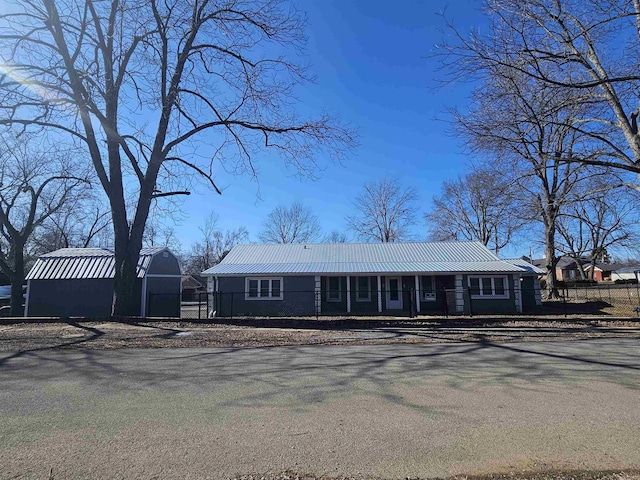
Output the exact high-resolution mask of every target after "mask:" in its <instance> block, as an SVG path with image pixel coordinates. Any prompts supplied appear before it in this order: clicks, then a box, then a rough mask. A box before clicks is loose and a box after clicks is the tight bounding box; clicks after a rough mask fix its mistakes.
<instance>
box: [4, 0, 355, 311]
mask: <svg viewBox="0 0 640 480" xmlns="http://www.w3.org/2000/svg"><path fill="white" fill-rule="evenodd" d="M304 29H305V22H304V17H303V16H302V15H301V14H300V13H299V12H298V11H297V10H296V9H295V8H294V6H293V5H291V4H289V2H288V1H286V0H166V1H158V0H140V1H137V2H125V1H122V0H111V1H106V2H105V1H103V2H97V1H95V0H83V1H80V2H78V1H75V0H74V1H72V0H56V1H54V0H24V1H22V2H18V3H16V5H15V7H14V8H12V10H11V11H10V12H3V13H2V14H0V45H2V47H0V61H1V62H2V63H3V69H2V72H1V73H0V124H11V125H18V126H24V127H25V128H30V127H32V126H38V127H44V128H48V129H55V130H56V131H57V132H58V133H59V134H60V135H67V136H68V137H69V138H72V139H74V141H76V142H78V143H80V144H82V145H84V147H85V148H86V152H87V153H88V155H89V157H90V159H91V161H92V163H93V167H94V169H95V172H96V175H97V176H98V179H99V181H100V184H101V185H102V187H103V189H104V191H105V193H106V195H107V197H108V200H109V204H110V209H111V215H112V222H113V229H114V240H115V242H114V248H115V261H116V272H115V278H114V282H115V284H114V285H115V291H114V304H113V314H114V315H132V314H134V313H135V310H136V309H135V305H136V300H137V299H136V295H135V290H136V289H135V288H134V286H135V281H136V265H137V262H138V257H139V252H140V249H141V248H142V244H143V236H144V230H145V226H146V223H147V219H148V216H149V211H150V208H151V205H152V202H153V201H154V200H155V199H161V198H167V197H171V196H175V195H182V194H188V193H189V192H190V188H191V179H192V178H193V176H192V175H189V174H194V173H195V174H196V175H198V176H199V177H200V178H201V179H202V180H203V181H204V182H205V183H206V184H208V185H209V186H210V187H212V188H214V189H215V190H216V191H218V192H219V193H220V191H219V190H218V188H217V187H216V185H215V183H214V178H213V173H212V167H213V163H214V162H216V161H227V162H228V161H231V163H228V165H229V166H230V167H231V168H232V169H234V170H236V171H238V172H245V173H249V174H250V175H254V176H255V175H256V174H257V165H256V163H255V162H256V156H255V154H256V153H257V152H258V151H259V149H263V148H269V147H271V148H272V150H273V151H274V152H275V153H277V154H279V155H280V156H281V157H282V159H283V160H284V162H285V163H286V164H287V165H288V166H291V167H293V168H294V169H296V171H297V172H298V173H299V174H301V175H313V173H314V172H315V167H316V164H315V158H316V157H315V155H316V153H318V152H326V153H328V154H329V155H330V156H332V157H336V156H338V157H339V156H341V154H342V153H343V152H344V151H345V149H349V148H350V147H352V146H353V145H354V140H353V135H352V132H351V131H349V130H348V129H346V128H344V127H342V126H341V125H339V124H338V123H337V122H336V121H335V120H334V119H332V118H331V117H327V116H322V117H319V118H315V119H314V118H312V119H304V118H299V116H298V115H296V112H295V110H294V95H293V93H294V89H295V88H296V87H297V86H298V85H300V84H303V83H305V82H306V81H307V80H308V76H307V75H306V72H305V69H304V68H303V67H302V66H301V65H300V63H299V62H297V61H296V55H297V54H298V52H299V51H300V49H301V48H302V47H303V46H304V43H305V35H304ZM203 145H204V148H202V147H203ZM203 151H207V152H212V153H211V156H210V157H209V158H205V156H203V155H202V153H200V152H203ZM188 173H189V174H188ZM129 199H134V200H133V206H132V207H131V208H129V204H128V200H129Z"/></svg>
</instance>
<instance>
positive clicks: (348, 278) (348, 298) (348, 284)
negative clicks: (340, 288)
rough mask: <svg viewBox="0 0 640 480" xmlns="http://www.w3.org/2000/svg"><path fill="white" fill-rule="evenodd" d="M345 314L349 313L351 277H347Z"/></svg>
mask: <svg viewBox="0 0 640 480" xmlns="http://www.w3.org/2000/svg"><path fill="white" fill-rule="evenodd" d="M347 313H351V277H350V276H349V275H347Z"/></svg>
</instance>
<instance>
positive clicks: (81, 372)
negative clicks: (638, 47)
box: [0, 338, 640, 479]
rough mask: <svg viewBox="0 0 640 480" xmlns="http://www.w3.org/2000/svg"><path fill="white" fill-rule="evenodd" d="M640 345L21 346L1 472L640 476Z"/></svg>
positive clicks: (10, 382) (5, 406) (2, 406)
mask: <svg viewBox="0 0 640 480" xmlns="http://www.w3.org/2000/svg"><path fill="white" fill-rule="evenodd" d="M639 351H640V350H639V349H638V340H637V339H620V338H612V339H599V340H580V341H571V342H557V341H552V342H549V341H542V340H541V341H537V342H529V341H521V342H517V343H509V342H502V343H496V342H491V341H489V340H487V339H486V338H485V339H480V340H478V341H476V342H467V343H444V344H388V345H351V346H350V345H346V346H345V345H336V346H332V345H316V346H313V345H311V346H285V347H272V348H238V347H233V348H181V349H169V348H166V349H112V350H98V349H94V350H88V349H79V348H75V349H66V350H65V349H62V350H61V349H45V350H33V351H23V352H15V351H14V352H6V353H4V354H0V385H2V389H0V465H1V466H2V468H1V469H0V472H1V473H0V478H7V479H8V478H49V477H51V478H55V479H73V478H100V479H102V478H126V479H129V478H143V479H151V478H163V479H164V478H170V479H171V478H193V479H200V478H215V479H217V478H261V477H262V476H265V477H266V478H286V477H285V476H282V475H280V476H278V477H276V476H274V475H276V474H277V472H284V471H289V472H306V473H308V474H310V475H313V476H314V477H316V478H340V477H341V476H343V477H347V478H391V479H395V478H407V477H409V478H417V477H420V478H434V477H447V476H450V475H470V474H478V475H482V474H489V473H500V472H504V473H508V474H511V473H515V474H519V473H521V472H522V471H533V472H546V471H549V470H552V471H553V470H574V469H576V470H620V469H624V470H629V471H633V469H638V468H640V409H639V408H638V405H640V353H639ZM270 475H271V476H270ZM294 475H295V474H292V475H291V476H290V478H295V476H294ZM516 476H517V475H516ZM306 478H313V477H306ZM540 478H542V477H540ZM577 478H580V477H577Z"/></svg>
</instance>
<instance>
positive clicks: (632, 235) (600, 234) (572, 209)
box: [558, 180, 640, 280]
mask: <svg viewBox="0 0 640 480" xmlns="http://www.w3.org/2000/svg"><path fill="white" fill-rule="evenodd" d="M616 184H617V182H616V183H615V184H614V185H616ZM637 203H638V198H637V195H630V194H629V190H626V191H625V190H622V189H620V188H619V187H618V188H611V186H610V184H603V182H602V181H601V180H596V181H592V182H589V183H588V186H587V188H586V191H584V192H582V194H581V195H580V200H579V201H576V202H573V203H572V204H571V205H569V207H568V208H567V209H566V210H565V212H564V213H563V214H562V216H561V217H560V219H559V221H558V233H559V234H560V239H561V241H560V242H559V244H558V249H559V251H560V252H562V253H563V254H565V255H567V256H568V257H570V258H573V259H574V260H575V261H576V265H577V266H578V271H579V272H580V276H581V278H582V279H587V276H589V277H590V279H591V280H593V278H594V277H593V276H594V273H595V266H596V263H597V262H601V261H603V260H604V258H605V257H606V256H607V252H608V251H610V250H613V249H616V248H618V249H619V248H623V247H632V246H633V245H634V243H635V239H636V238H637V237H638V227H637V225H638V221H639V220H640V218H638V214H637V208H636V205H637ZM584 258H588V259H589V262H588V263H589V265H590V269H589V273H588V275H587V273H586V272H585V268H584V265H583V259H584Z"/></svg>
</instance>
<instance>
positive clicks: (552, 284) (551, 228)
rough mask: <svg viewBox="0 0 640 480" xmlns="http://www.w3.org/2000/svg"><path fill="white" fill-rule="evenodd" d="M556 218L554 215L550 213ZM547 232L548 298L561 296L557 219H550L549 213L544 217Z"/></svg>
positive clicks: (546, 266)
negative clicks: (557, 265)
mask: <svg viewBox="0 0 640 480" xmlns="http://www.w3.org/2000/svg"><path fill="white" fill-rule="evenodd" d="M549 217H551V218H555V216H553V215H549ZM544 232H545V242H544V243H545V268H546V270H547V298H549V299H551V298H559V297H560V295H559V294H558V286H557V278H556V263H557V261H556V228H555V221H549V220H548V218H547V215H545V219H544Z"/></svg>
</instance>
